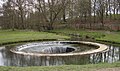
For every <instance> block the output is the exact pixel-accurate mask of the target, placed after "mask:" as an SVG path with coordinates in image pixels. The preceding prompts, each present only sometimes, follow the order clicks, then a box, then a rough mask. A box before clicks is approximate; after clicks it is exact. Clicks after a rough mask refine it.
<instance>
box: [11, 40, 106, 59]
mask: <svg viewBox="0 0 120 71" xmlns="http://www.w3.org/2000/svg"><path fill="white" fill-rule="evenodd" d="M56 42H58V41H56ZM59 42H62V43H70V42H71V43H78V44H85V45H93V46H98V47H99V48H98V49H94V50H88V51H84V52H77V53H60V54H39V53H26V52H17V51H15V50H11V49H10V51H11V52H13V53H16V54H20V55H31V56H48V57H54V56H77V55H88V54H93V53H100V52H103V51H105V50H107V49H108V46H107V45H105V44H100V43H94V42H86V41H59Z"/></svg>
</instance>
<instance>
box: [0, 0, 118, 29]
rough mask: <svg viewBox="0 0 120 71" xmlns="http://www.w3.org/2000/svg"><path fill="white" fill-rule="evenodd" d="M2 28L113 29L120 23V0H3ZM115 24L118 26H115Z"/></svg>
mask: <svg viewBox="0 0 120 71" xmlns="http://www.w3.org/2000/svg"><path fill="white" fill-rule="evenodd" d="M2 1H3V2H4V4H2V7H1V9H0V26H1V27H2V28H3V29H13V30H14V29H34V30H38V31H44V30H52V29H55V28H64V27H69V28H78V29H80V28H89V29H111V27H112V26H117V27H118V29H117V30H120V29H119V24H120V0H2ZM114 28H116V27H114Z"/></svg>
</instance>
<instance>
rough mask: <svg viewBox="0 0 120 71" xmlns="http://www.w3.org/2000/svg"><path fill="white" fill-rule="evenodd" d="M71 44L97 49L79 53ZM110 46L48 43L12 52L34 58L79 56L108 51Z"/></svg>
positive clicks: (14, 49)
mask: <svg viewBox="0 0 120 71" xmlns="http://www.w3.org/2000/svg"><path fill="white" fill-rule="evenodd" d="M70 44H84V45H88V46H94V47H96V48H95V49H92V50H87V51H82V52H81V51H79V49H78V48H76V47H73V46H71V45H70ZM107 49H108V46H106V45H104V44H100V43H94V42H85V41H47V42H36V43H28V44H24V45H21V46H17V47H15V48H12V49H11V50H10V51H11V52H13V53H16V54H21V55H34V56H77V55H87V54H93V53H99V52H103V51H106V50H107Z"/></svg>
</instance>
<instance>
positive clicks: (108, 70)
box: [93, 67, 120, 71]
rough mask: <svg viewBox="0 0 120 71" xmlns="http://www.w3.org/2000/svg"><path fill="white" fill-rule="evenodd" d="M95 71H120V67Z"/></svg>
mask: <svg viewBox="0 0 120 71" xmlns="http://www.w3.org/2000/svg"><path fill="white" fill-rule="evenodd" d="M93 71H120V67H117V68H104V69H97V70H93Z"/></svg>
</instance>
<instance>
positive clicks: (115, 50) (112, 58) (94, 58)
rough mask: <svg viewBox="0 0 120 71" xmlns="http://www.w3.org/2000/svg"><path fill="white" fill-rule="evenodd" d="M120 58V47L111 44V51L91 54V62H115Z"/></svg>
mask: <svg viewBox="0 0 120 71" xmlns="http://www.w3.org/2000/svg"><path fill="white" fill-rule="evenodd" d="M118 60H120V47H113V46H109V51H107V52H103V53H96V54H91V55H90V62H91V63H99V62H107V63H113V62H116V61H118Z"/></svg>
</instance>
